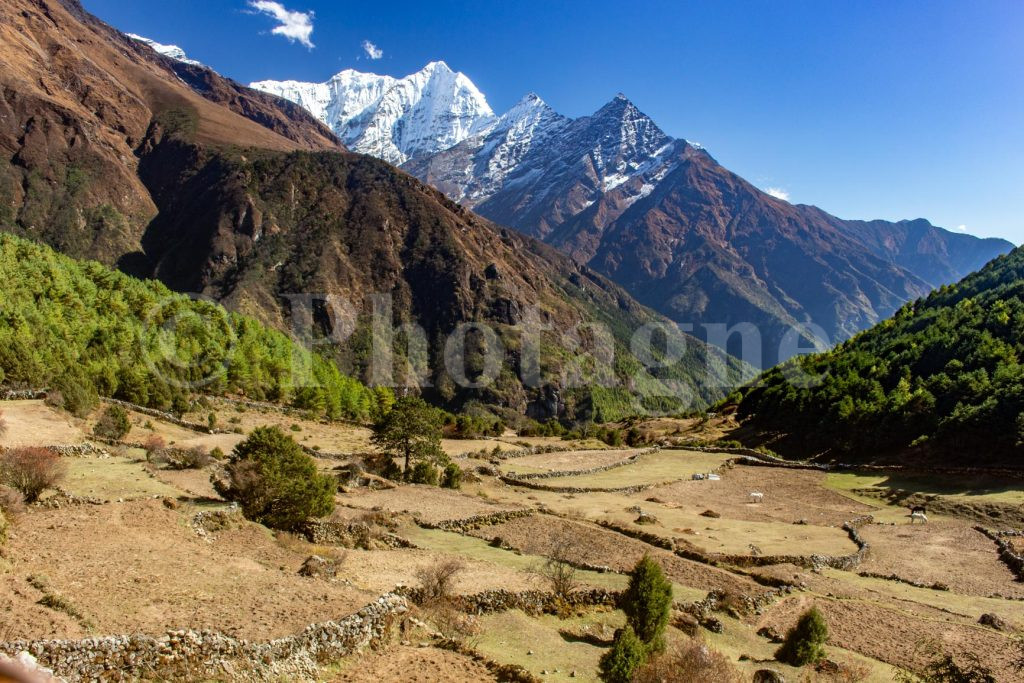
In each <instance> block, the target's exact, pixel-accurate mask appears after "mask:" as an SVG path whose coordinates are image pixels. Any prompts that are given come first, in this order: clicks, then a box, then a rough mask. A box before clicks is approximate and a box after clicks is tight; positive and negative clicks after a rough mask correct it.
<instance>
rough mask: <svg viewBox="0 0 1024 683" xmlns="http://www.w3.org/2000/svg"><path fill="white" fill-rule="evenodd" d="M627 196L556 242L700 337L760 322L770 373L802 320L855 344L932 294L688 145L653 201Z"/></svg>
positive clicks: (599, 205) (563, 230) (603, 201)
mask: <svg viewBox="0 0 1024 683" xmlns="http://www.w3.org/2000/svg"><path fill="white" fill-rule="evenodd" d="M629 191H630V188H628V187H623V188H616V190H613V191H612V192H609V193H606V194H604V195H603V196H602V197H601V198H600V199H598V201H596V202H595V203H594V204H592V205H591V206H590V207H588V208H587V209H586V210H584V211H582V212H580V213H579V214H577V215H576V216H574V217H573V218H571V219H569V220H568V221H566V222H565V223H563V224H562V225H561V226H560V227H559V228H558V229H557V230H556V231H555V232H554V233H552V234H551V235H550V236H549V237H548V241H549V242H550V243H552V244H554V245H556V246H559V247H562V248H563V249H565V250H566V251H568V252H569V253H570V254H572V255H573V256H574V258H576V259H577V260H579V261H580V262H582V263H587V264H589V265H591V266H592V267H594V268H595V269H597V270H598V271H599V272H602V273H605V274H607V275H608V276H609V277H611V278H612V279H614V280H615V281H616V282H619V283H620V284H622V285H623V286H624V287H626V289H627V290H629V291H630V292H632V293H633V295H634V296H636V297H637V298H638V299H639V300H640V301H641V302H643V303H645V304H647V305H649V306H652V307H653V308H655V309H656V310H659V311H662V312H664V313H665V314H666V315H668V316H669V317H671V318H672V319H674V320H677V321H680V322H688V323H691V324H694V325H695V326H696V329H697V330H700V329H701V327H702V326H703V325H706V324H716V323H718V324H723V323H724V324H726V325H729V326H733V325H736V324H738V323H752V324H754V325H755V326H757V327H758V329H759V330H760V334H761V339H762V341H763V344H764V348H763V355H762V358H763V362H764V363H765V364H766V365H772V364H774V363H775V362H777V361H778V360H779V357H778V353H779V345H780V343H781V341H782V339H783V337H784V335H785V334H786V333H787V332H788V330H789V329H791V326H792V325H793V324H794V323H806V322H813V323H815V324H817V325H820V326H821V327H822V328H823V329H824V330H825V332H826V334H827V335H828V336H829V337H830V339H831V340H833V341H836V340H841V339H845V338H848V337H850V336H851V335H853V334H855V333H856V332H857V331H859V330H861V329H864V328H866V327H869V326H871V325H873V324H875V323H876V322H878V321H879V320H881V319H883V318H884V317H885V316H887V315H889V314H891V313H892V312H893V311H895V310H896V309H897V308H898V307H899V306H900V305H901V304H902V303H903V302H905V301H907V300H909V299H913V298H916V297H918V296H922V295H924V294H925V293H927V292H928V290H929V289H930V288H931V287H930V285H929V284H928V283H926V282H924V281H923V280H921V279H919V278H917V277H915V276H914V275H912V274H911V273H909V272H908V271H907V270H905V269H903V268H901V267H899V266H898V265H896V264H895V263H893V262H891V261H889V260H886V259H883V258H881V257H880V256H878V255H876V254H874V253H872V252H871V251H870V250H869V249H868V248H867V247H865V246H863V245H862V244H860V243H858V242H856V241H854V240H852V239H851V238H850V235H849V234H847V233H845V232H844V231H843V230H842V229H841V227H840V226H836V225H834V224H833V223H831V222H830V221H828V220H826V219H824V218H823V217H821V216H820V215H819V214H818V213H817V212H816V211H810V210H808V208H807V207H801V206H795V205H792V204H790V203H788V202H784V201H780V200H777V199H774V198H772V197H769V196H767V195H765V194H764V193H763V192H760V191H759V190H757V189H756V188H754V187H753V186H751V185H750V184H749V183H748V182H746V181H745V180H743V179H742V178H740V177H739V176H737V175H735V174H733V173H730V172H729V171H727V170H726V169H724V168H723V167H722V166H720V165H719V164H718V163H716V162H715V161H714V159H713V158H712V157H711V156H710V155H709V154H707V153H706V152H704V151H703V150H701V149H697V148H694V147H691V146H689V145H686V146H685V148H684V149H683V150H682V152H681V153H680V154H679V155H678V157H677V159H676V165H675V167H674V168H673V170H672V171H671V172H670V173H668V174H667V175H666V177H665V178H664V180H662V181H661V182H660V183H658V185H657V187H656V188H655V189H654V190H653V191H652V192H651V193H650V194H649V195H648V196H646V197H643V198H641V199H639V200H636V201H635V202H633V203H626V202H625V201H623V199H624V196H626V197H628V194H626V193H628V192H629ZM622 204H626V208H625V209H624V210H623V209H621V208H620V206H621V205H622ZM821 213H822V214H823V212H821ZM824 215H827V214H824Z"/></svg>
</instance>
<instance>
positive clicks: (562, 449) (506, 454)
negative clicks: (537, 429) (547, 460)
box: [494, 446, 577, 460]
mask: <svg viewBox="0 0 1024 683" xmlns="http://www.w3.org/2000/svg"><path fill="white" fill-rule="evenodd" d="M573 450H577V449H575V448H571V447H569V446H530V447H529V448H521V449H519V450H518V451H502V452H501V453H498V454H497V455H495V456H494V457H495V458H497V459H498V460H509V459H511V458H522V457H525V456H527V455H544V454H545V453H566V452H568V451H573Z"/></svg>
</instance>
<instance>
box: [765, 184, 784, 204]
mask: <svg viewBox="0 0 1024 683" xmlns="http://www.w3.org/2000/svg"><path fill="white" fill-rule="evenodd" d="M764 193H765V194H767V195H771V196H772V197H775V198H776V199H781V200H782V201H784V202H788V201H789V193H788V192H786V191H785V190H783V189H782V188H781V187H766V188H764Z"/></svg>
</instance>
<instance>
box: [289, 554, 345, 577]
mask: <svg viewBox="0 0 1024 683" xmlns="http://www.w3.org/2000/svg"><path fill="white" fill-rule="evenodd" d="M340 564H341V563H340V562H339V561H338V560H329V559H327V558H326V557H320V556H319V555H310V556H309V557H307V558H306V561H305V562H303V563H302V566H301V567H299V576H307V577H309V578H317V579H333V578H334V577H336V576H337V575H338V566H339V565H340Z"/></svg>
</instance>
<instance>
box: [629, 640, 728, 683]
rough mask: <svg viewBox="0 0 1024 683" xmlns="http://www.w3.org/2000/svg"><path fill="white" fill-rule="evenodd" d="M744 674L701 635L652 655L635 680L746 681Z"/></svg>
mask: <svg viewBox="0 0 1024 683" xmlns="http://www.w3.org/2000/svg"><path fill="white" fill-rule="evenodd" d="M743 680H744V679H743V676H742V674H741V673H740V671H739V669H737V668H736V667H735V666H733V664H732V662H731V661H729V658H728V657H726V656H725V655H724V654H722V653H721V652H719V651H718V650H712V649H711V648H709V647H708V646H707V645H706V644H705V643H702V642H701V641H700V640H699V639H696V638H694V639H691V640H689V641H688V642H687V643H686V644H685V645H683V646H681V647H678V648H675V649H673V650H670V651H668V652H663V653H661V654H659V655H657V656H654V657H651V658H650V659H648V660H647V662H646V663H645V664H644V665H643V666H642V667H640V669H639V670H638V671H637V672H636V674H635V675H634V676H633V681H632V683H705V682H706V681H714V682H715V683H742V681H743Z"/></svg>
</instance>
